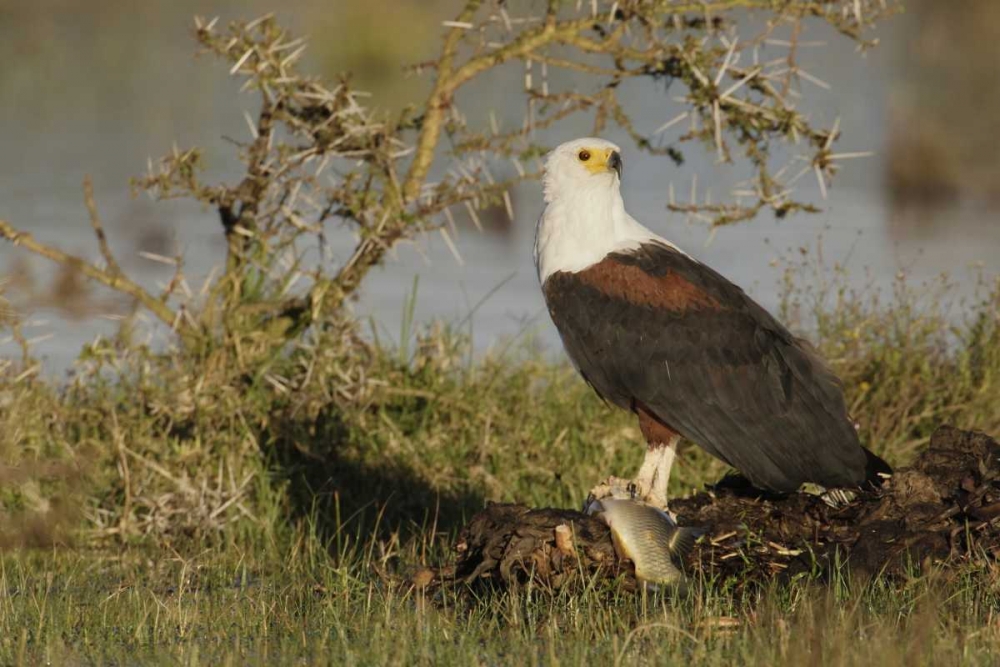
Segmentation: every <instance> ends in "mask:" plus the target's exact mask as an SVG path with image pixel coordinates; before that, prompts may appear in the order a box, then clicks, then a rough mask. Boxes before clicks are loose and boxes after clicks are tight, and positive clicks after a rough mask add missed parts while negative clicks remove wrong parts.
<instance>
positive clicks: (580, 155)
mask: <svg viewBox="0 0 1000 667" xmlns="http://www.w3.org/2000/svg"><path fill="white" fill-rule="evenodd" d="M577 157H578V158H580V162H586V161H587V160H589V159H590V151H588V150H582V151H580V152H579V153H578V154H577Z"/></svg>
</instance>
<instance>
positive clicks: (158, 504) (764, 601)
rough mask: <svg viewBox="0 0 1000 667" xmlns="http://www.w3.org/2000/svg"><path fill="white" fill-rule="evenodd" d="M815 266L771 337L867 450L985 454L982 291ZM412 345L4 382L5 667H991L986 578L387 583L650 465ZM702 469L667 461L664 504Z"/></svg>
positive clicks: (528, 376) (576, 382) (594, 426)
mask: <svg viewBox="0 0 1000 667" xmlns="http://www.w3.org/2000/svg"><path fill="white" fill-rule="evenodd" d="M808 266H810V264H809V262H808V261H806V260H803V263H802V264H799V265H794V266H790V267H789V271H790V273H789V280H788V281H787V288H788V289H787V293H786V298H785V304H786V307H785V309H784V314H783V316H784V317H785V319H787V320H788V321H792V322H794V323H795V324H796V326H797V327H798V328H800V329H802V330H807V331H810V332H812V336H811V337H813V338H814V339H816V340H817V341H818V342H819V345H820V347H821V349H822V351H823V352H824V354H825V355H826V356H827V358H829V359H830V360H831V363H832V364H833V365H834V367H835V369H836V370H837V372H838V373H839V374H840V375H841V376H842V377H843V378H844V381H845V390H846V393H847V396H848V400H849V404H850V405H851V409H852V412H853V414H854V415H855V417H856V418H857V419H858V421H859V422H860V423H861V425H862V433H863V436H864V439H865V441H866V442H867V443H869V444H870V446H872V447H873V448H874V449H875V450H876V451H878V452H880V453H882V454H883V455H884V456H886V457H887V458H888V459H889V460H890V461H892V462H893V463H897V464H899V463H903V462H905V461H906V460H907V458H908V457H910V456H912V455H913V453H914V451H916V450H917V449H919V447H920V446H921V445H922V444H923V443H925V442H926V438H927V437H928V436H929V434H930V432H931V431H932V430H933V428H934V427H935V426H937V425H938V424H940V423H943V422H950V423H954V424H956V425H958V426H961V427H966V428H970V427H972V428H979V429H982V430H986V431H992V432H994V433H995V432H997V431H1000V401H997V400H996V397H997V389H996V387H997V380H998V378H1000V327H998V323H1000V288H997V286H995V285H991V284H986V283H984V284H983V285H982V289H981V290H980V292H979V294H978V296H976V297H975V298H972V299H971V300H970V301H969V302H968V303H965V304H960V306H959V307H957V309H956V306H955V305H954V299H953V298H952V296H951V295H953V294H954V287H949V285H948V283H942V284H941V286H940V288H939V289H940V291H938V292H937V295H936V297H933V298H926V297H925V296H923V295H924V294H926V291H918V290H913V289H910V288H909V287H907V285H906V284H905V283H903V282H901V283H900V284H899V285H898V286H897V288H896V290H895V291H894V292H893V293H892V295H891V296H889V297H886V296H883V295H879V294H877V293H874V292H868V291H860V292H852V291H851V290H849V289H847V288H846V287H845V286H844V284H845V283H844V282H843V281H841V280H840V278H839V276H840V275H841V274H840V273H838V271H833V272H832V273H831V272H827V271H825V270H824V271H822V272H821V273H820V275H821V276H825V277H826V280H825V281H824V280H820V281H819V282H818V283H817V282H816V281H814V280H810V279H807V277H805V276H803V272H804V271H807V270H809V269H808ZM831 276H832V277H831ZM802 284H814V285H818V286H817V287H815V288H812V289H800V288H798V287H797V286H798V285H802ZM956 312H957V316H956ZM403 338H404V339H405V340H407V341H408V343H407V345H405V346H402V347H400V346H396V347H394V348H392V349H387V348H384V347H381V346H379V345H373V344H371V343H363V342H361V341H360V340H359V339H358V338H357V334H356V332H355V330H354V325H353V324H352V323H350V322H345V323H343V326H342V327H340V328H337V327H331V328H329V329H328V330H326V331H323V332H314V333H311V334H309V335H307V336H306V337H305V338H304V339H303V341H302V342H301V343H300V344H298V345H296V346H294V347H292V348H289V349H287V350H286V351H284V352H282V353H281V354H279V355H274V354H271V355H268V354H264V353H260V354H257V353H256V352H255V351H254V350H253V349H252V348H251V347H249V346H248V347H246V348H243V349H242V354H243V357H241V359H242V361H243V362H244V363H245V364H246V365H243V366H240V365H239V364H236V363H233V362H232V359H229V358H227V357H225V355H226V354H228V352H227V350H225V349H212V348H205V349H199V350H196V351H195V352H191V351H188V352H183V353H182V352H178V351H170V350H168V351H165V352H153V351H151V350H149V349H147V348H144V347H143V346H141V345H138V344H136V343H134V342H133V341H132V339H131V338H130V337H129V335H128V331H127V330H126V331H124V332H123V333H122V335H121V336H119V337H118V338H116V339H113V340H106V341H99V342H97V343H95V344H94V345H92V346H90V347H88V348H87V349H86V350H84V352H83V353H82V355H81V361H80V362H79V364H78V367H77V369H76V372H75V375H74V376H73V377H72V378H71V379H70V380H69V381H68V382H66V383H65V384H62V385H59V384H55V383H52V382H49V381H43V380H39V379H37V378H35V376H32V375H31V374H28V375H24V374H23V372H21V366H20V365H19V364H17V363H14V362H9V363H7V365H6V367H5V368H4V369H3V370H2V372H0V480H2V482H3V484H2V489H0V546H3V547H5V549H4V550H3V551H2V552H0V663H3V664H36V663H39V662H42V661H46V662H50V663H55V664H74V663H101V664H106V663H131V662H142V663H153V664H157V663H184V664H197V663H201V662H211V663H219V664H248V663H249V664H264V663H276V662H280V663H286V662H293V661H294V662H308V663H313V662H330V663H336V664H366V665H367V664H453V663H454V664H525V663H528V664H581V663H584V662H588V663H589V662H591V661H594V660H598V661H605V662H607V663H609V664H674V663H680V662H683V663H685V664H691V665H729V664H773V663H775V662H779V663H785V662H793V661H794V662H802V661H805V660H809V661H812V662H816V663H817V664H821V665H847V664H869V663H871V662H874V661H875V660H878V661H879V663H880V664H889V665H892V664H900V665H903V664H906V665H912V664H984V665H985V664H993V662H994V660H993V658H992V654H993V653H995V651H996V646H998V645H1000V644H998V641H1000V622H998V618H1000V616H998V613H1000V604H998V602H1000V586H998V584H997V581H1000V579H998V578H997V572H996V567H995V565H993V564H992V563H990V562H979V563H978V564H972V565H969V566H967V567H965V568H964V569H962V570H961V571H954V570H952V571H940V572H934V571H926V570H919V569H918V570H914V572H913V575H912V576H911V577H909V578H908V579H906V580H904V581H888V580H884V579H876V580H875V581H873V582H864V581H860V580H856V579H854V578H852V577H851V575H850V573H849V571H848V570H846V569H844V570H842V571H840V572H838V573H837V574H836V575H835V576H834V577H833V578H832V580H830V581H825V582H820V581H815V580H810V579H808V578H804V579H800V580H797V581H794V582H791V583H785V584H779V583H777V582H776V583H775V584H774V585H773V587H771V588H769V589H767V590H744V589H741V588H739V587H738V586H736V585H735V584H736V583H738V582H731V581H728V582H722V581H698V582H695V586H694V588H695V593H694V594H693V595H692V596H690V597H689V598H685V599H679V600H671V599H660V598H656V597H646V598H644V597H642V596H640V595H634V594H631V593H626V592H623V591H621V590H618V589H616V588H615V587H613V586H606V585H600V586H597V585H595V586H591V587H589V588H587V589H586V590H582V591H581V590H576V591H561V592H555V593H553V592H549V591H545V590H539V589H537V588H532V587H528V588H525V589H522V590H514V591H506V592H499V591H485V590H478V591H474V592H472V593H471V594H470V593H469V592H468V591H461V590H444V591H441V592H438V593H436V594H434V595H429V596H425V595H424V593H423V592H422V591H421V590H418V589H414V588H413V587H412V586H411V585H410V584H409V583H408V581H409V580H408V577H409V576H410V575H412V574H413V573H414V572H415V571H417V570H418V568H421V567H423V566H425V565H428V564H435V563H442V562H447V561H448V560H449V559H450V558H451V554H450V552H449V545H450V544H451V541H452V538H453V536H454V531H455V530H456V529H457V528H458V526H460V525H461V523H462V520H463V519H464V518H466V517H468V516H469V515H470V514H471V513H472V512H474V511H475V510H476V509H478V508H479V507H481V506H482V505H483V503H484V502H485V501H486V500H508V501H510V500H517V501H521V502H526V503H528V504H531V505H537V506H542V505H554V506H578V505H579V504H580V502H581V501H582V499H583V496H584V495H585V493H586V490H587V489H589V488H590V486H591V485H592V484H593V483H594V482H595V481H597V480H598V479H599V478H602V477H604V476H606V475H607V474H609V473H618V474H623V473H628V472H630V471H631V470H632V469H633V468H635V467H636V466H637V465H638V463H639V459H640V457H641V454H642V447H641V444H640V434H639V432H638V429H637V428H636V426H635V424H634V423H632V420H631V419H630V418H629V416H628V415H625V414H623V413H621V412H618V411H612V410H610V409H609V408H607V407H606V406H604V405H603V404H602V403H601V402H600V401H599V400H598V399H597V398H596V397H594V396H593V394H592V392H591V391H590V390H589V389H588V388H587V387H586V385H585V384H584V383H583V382H582V381H581V380H580V379H579V378H578V377H577V375H576V374H575V372H574V371H573V370H572V369H571V368H570V367H569V366H568V365H566V364H564V363H552V362H549V361H546V360H544V359H542V358H540V357H539V356H537V354H535V353H532V352H528V351H526V350H527V349H529V348H530V346H526V347H525V348H524V349H514V350H513V351H508V352H506V353H504V354H503V355H496V356H489V355H488V356H487V357H485V358H483V359H479V360H475V361H470V355H469V354H468V341H467V340H465V339H463V338H462V337H461V336H459V335H456V334H455V333H454V332H453V331H450V330H449V329H448V328H447V327H445V326H442V325H432V326H429V327H426V328H424V329H420V330H417V331H412V330H405V331H404V336H403ZM227 359H228V361H227ZM247 360H256V361H253V362H252V363H256V364H258V365H257V366H253V365H251V361H247ZM723 471H724V468H723V466H722V465H721V464H719V463H718V462H717V461H714V460H713V459H711V458H710V457H708V456H707V455H705V454H703V453H702V452H701V451H700V450H698V449H696V448H693V447H692V448H688V449H687V450H686V451H685V452H684V454H683V456H682V458H681V460H680V463H679V465H678V468H677V473H676V476H675V478H674V479H673V480H672V489H671V492H672V493H673V494H682V493H687V492H689V491H691V490H693V489H695V488H698V487H700V485H701V484H703V483H704V482H706V481H711V480H714V479H716V478H718V477H719V476H720V475H721V474H722V472H723Z"/></svg>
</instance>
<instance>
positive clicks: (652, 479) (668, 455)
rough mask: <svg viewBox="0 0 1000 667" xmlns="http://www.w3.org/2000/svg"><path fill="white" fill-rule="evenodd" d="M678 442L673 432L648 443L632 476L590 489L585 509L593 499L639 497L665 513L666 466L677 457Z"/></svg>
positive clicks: (677, 437)
mask: <svg viewBox="0 0 1000 667" xmlns="http://www.w3.org/2000/svg"><path fill="white" fill-rule="evenodd" d="M679 441H680V436H679V435H674V436H673V437H671V438H670V439H669V440H668V441H667V442H657V443H655V444H653V445H650V446H648V447H647V448H646V457H645V458H644V459H643V461H642V466H641V467H640V468H639V473H638V474H637V475H636V477H635V479H631V480H630V479H622V478H621V477H609V478H607V479H606V480H604V481H603V482H601V483H600V484H598V485H597V486H595V487H594V488H593V489H591V491H590V499H589V500H588V502H587V503H586V505H585V507H584V509H585V510H586V509H588V508H589V507H590V505H591V504H592V502H593V501H596V500H601V499H602V498H618V499H635V500H639V501H642V502H644V503H646V504H648V505H652V506H654V507H656V508H657V509H662V510H664V511H667V512H669V508H668V507H667V484H668V483H669V481H670V468H671V467H672V466H673V464H674V459H675V458H676V457H677V443H678V442H679Z"/></svg>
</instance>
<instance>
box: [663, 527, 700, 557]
mask: <svg viewBox="0 0 1000 667" xmlns="http://www.w3.org/2000/svg"><path fill="white" fill-rule="evenodd" d="M704 534H705V529H704V528H693V527H687V526H684V527H681V526H678V527H677V529H676V530H674V534H673V535H671V536H670V543H669V544H668V545H667V546H668V547H669V549H670V553H671V555H673V556H676V557H680V558H683V557H684V556H686V555H687V554H688V553H689V552H690V551H691V549H692V548H694V543H695V542H696V541H697V540H698V538H699V537H701V536H702V535H704Z"/></svg>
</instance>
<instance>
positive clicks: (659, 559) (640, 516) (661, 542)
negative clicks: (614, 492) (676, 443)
mask: <svg viewBox="0 0 1000 667" xmlns="http://www.w3.org/2000/svg"><path fill="white" fill-rule="evenodd" d="M587 513H588V514H592V515H594V516H597V517H598V518H600V519H601V520H603V521H604V523H606V524H607V525H608V528H610V529H611V539H612V542H613V543H614V546H615V551H616V552H617V553H618V556H619V557H620V558H628V559H629V560H630V561H632V563H633V564H634V565H635V576H636V579H638V580H639V582H640V583H641V584H643V587H644V588H646V589H647V590H659V588H660V587H668V588H672V589H675V590H677V591H678V592H681V593H683V592H684V591H686V590H687V584H686V581H685V577H684V573H683V572H681V570H680V568H678V567H677V565H676V564H675V563H674V559H675V558H679V557H683V556H684V555H685V554H686V553H688V552H689V551H690V550H691V548H692V547H693V546H694V543H695V541H696V540H697V539H698V538H699V537H700V536H701V535H703V534H704V533H705V531H704V530H702V529H700V528H689V527H682V526H678V525H677V523H676V522H675V521H674V520H673V519H672V518H671V517H670V515H669V514H667V513H666V512H664V511H663V510H661V509H658V508H656V507H653V506H652V505H647V504H645V503H643V502H640V501H637V500H625V499H620V498H604V499H602V500H595V501H593V502H592V503H591V504H590V506H589V507H588V509H587Z"/></svg>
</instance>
